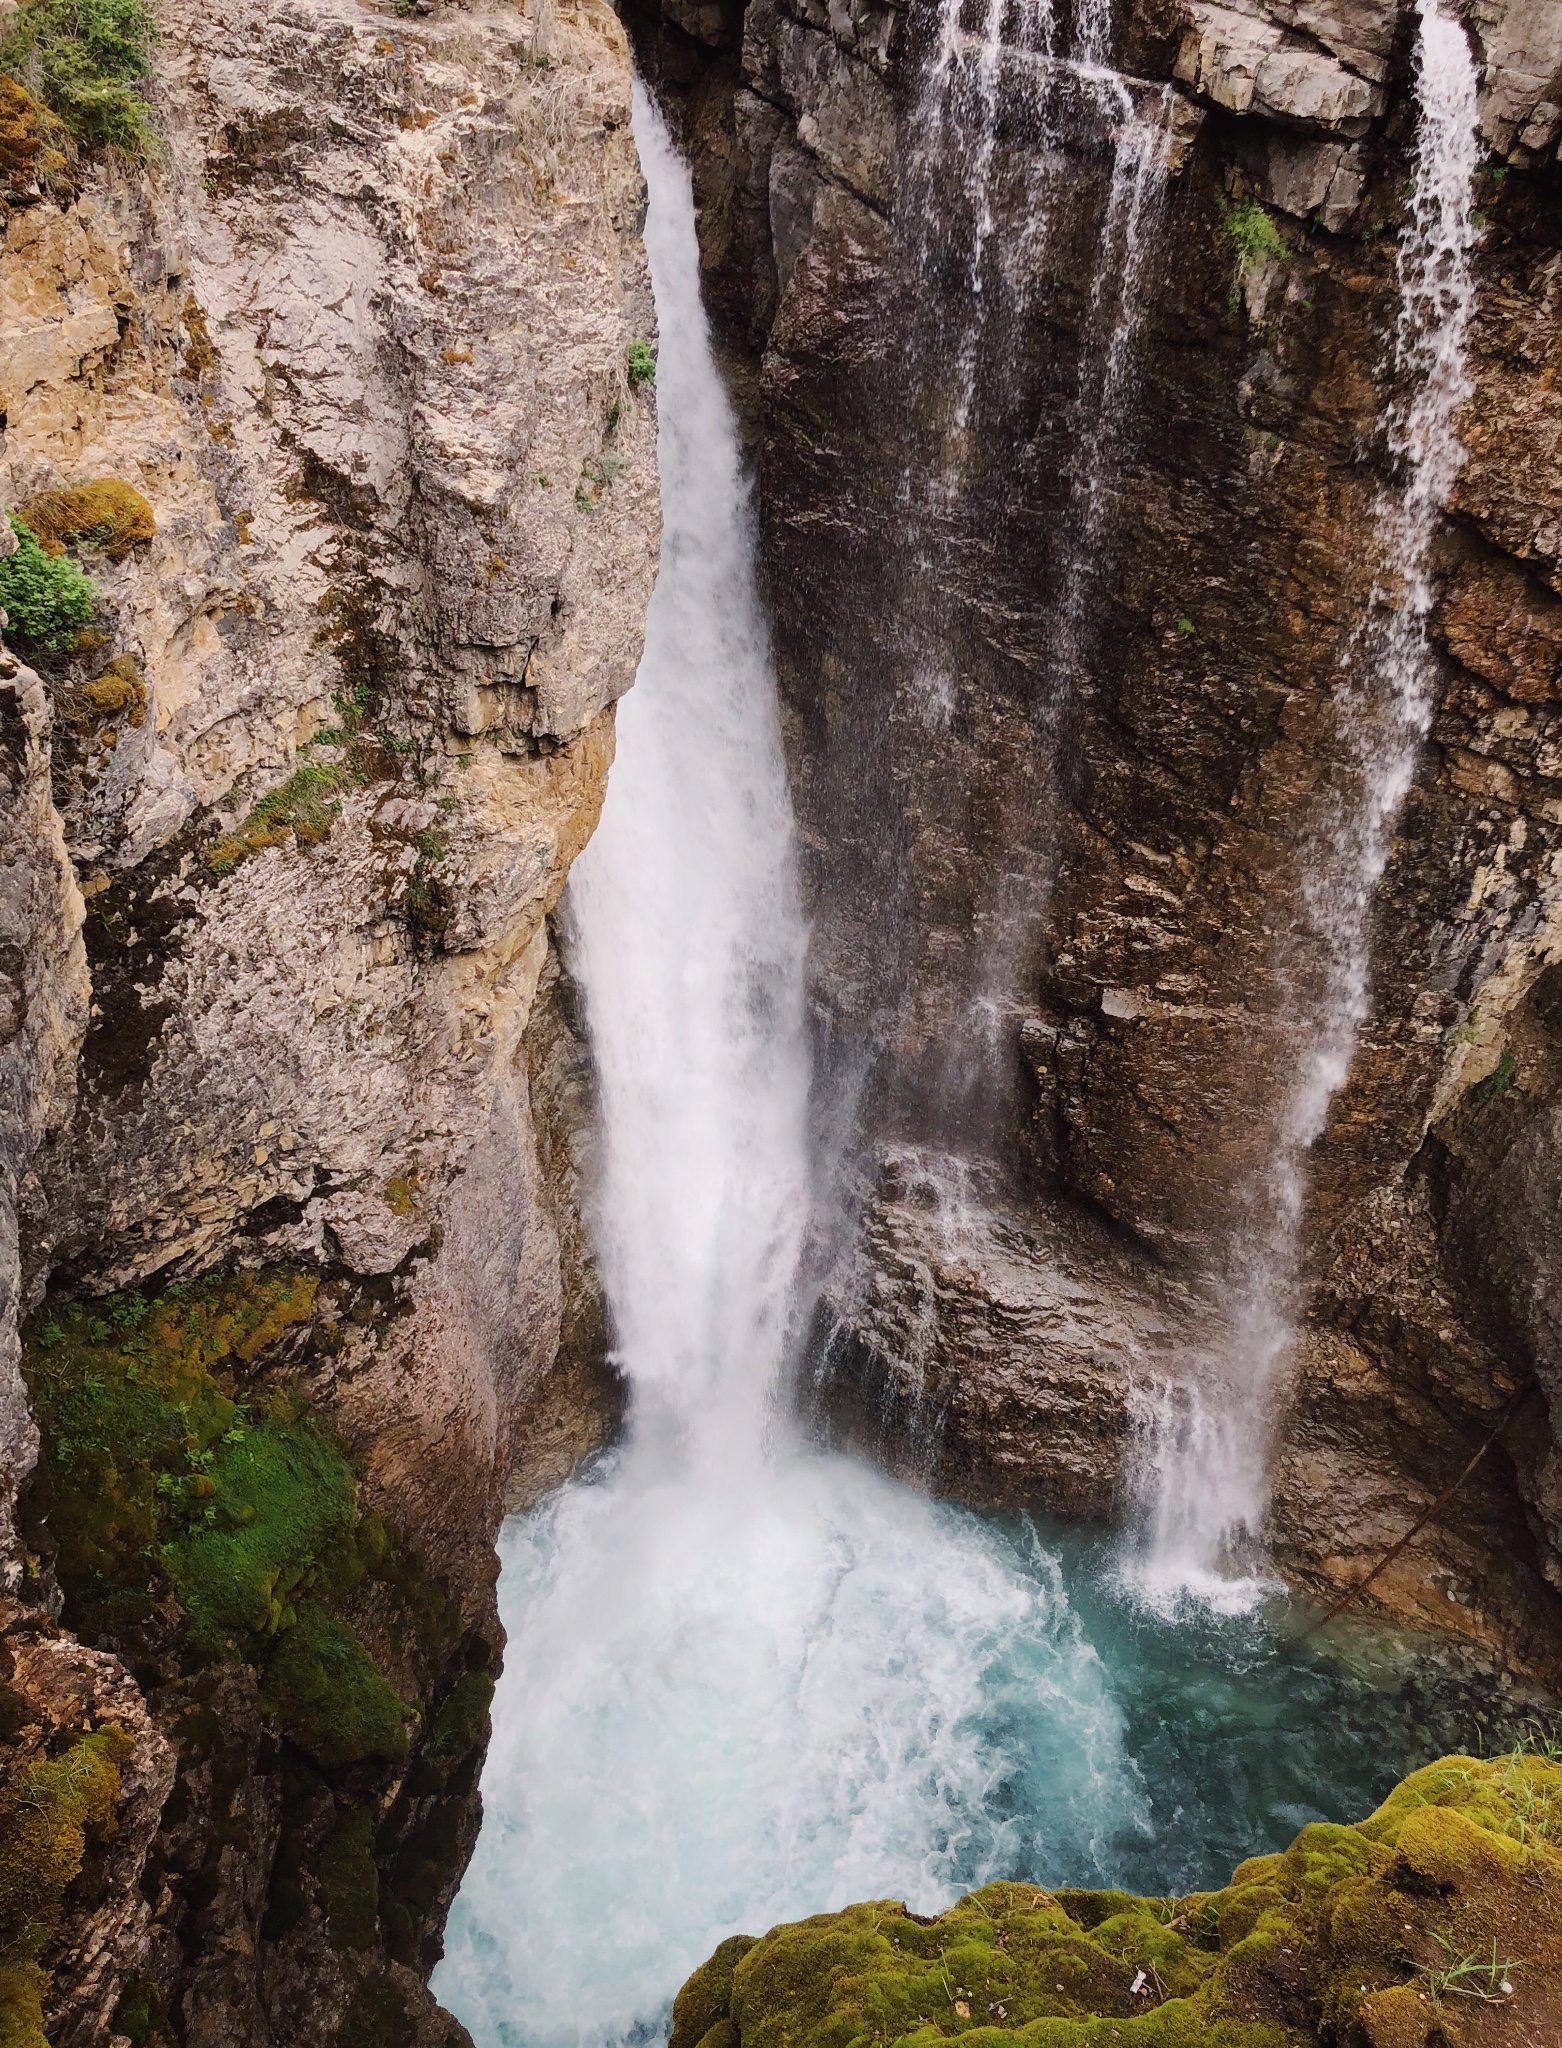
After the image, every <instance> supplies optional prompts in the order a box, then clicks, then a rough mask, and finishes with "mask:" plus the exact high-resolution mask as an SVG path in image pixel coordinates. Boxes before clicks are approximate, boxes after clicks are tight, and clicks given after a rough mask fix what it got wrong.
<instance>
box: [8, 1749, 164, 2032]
mask: <svg viewBox="0 0 1562 2048" xmlns="http://www.w3.org/2000/svg"><path fill="white" fill-rule="evenodd" d="M134 1751H135V1744H134V1742H133V1741H132V1740H131V1738H130V1737H129V1736H128V1735H127V1734H126V1733H125V1731H124V1730H123V1729H122V1728H116V1727H107V1728H100V1729H98V1730H97V1731H96V1732H94V1733H92V1734H89V1735H83V1736H82V1737H80V1738H79V1740H77V1741H76V1742H74V1743H72V1744H71V1746H70V1748H69V1749H67V1750H65V1751H64V1753H63V1754H62V1755H60V1756H56V1757H48V1758H42V1759H39V1760H38V1761H36V1762H33V1763H29V1764H26V1765H24V1766H22V1767H21V1768H20V1769H18V1770H16V1771H13V1772H12V1773H11V1774H10V1775H9V1776H8V1777H7V1778H6V1779H5V1780H4V1782H3V1783H0V2044H3V2048H46V2043H45V2039H44V2033H43V2007H42V1998H43V1993H44V1991H45V1989H46V1988H47V1978H46V1975H45V1972H44V1969H43V1967H42V1966H41V1964H40V1962H39V1960H38V1959H39V1958H40V1957H41V1956H43V1955H44V1953H45V1952H46V1950H47V1948H48V1945H49V1942H50V1941H51V1939H52V1938H53V1936H54V1935H55V1933H56V1932H57V1931H58V1929H59V1925H60V1920H61V1917H62V1915H63V1913H64V1907H65V1895H66V1892H67V1890H68V1889H69V1887H70V1885H71V1884H72V1883H73V1881H74V1880H75V1879H76V1878H77V1877H78V1876H79V1875H80V1872H81V1868H82V1864H83V1861H84V1860H85V1858H86V1855H87V1852H88V1849H89V1846H90V1845H93V1844H100V1843H103V1842H106V1841H108V1840H109V1839H110V1837H111V1836H112V1835H113V1833H114V1831H115V1817H114V1809H115V1806H116V1804H117V1802H118V1799H119V1773H120V1767H121V1766H122V1765H123V1764H124V1763H126V1762H127V1761H128V1759H129V1758H130V1757H131V1756H132V1755H133V1754H134Z"/></svg>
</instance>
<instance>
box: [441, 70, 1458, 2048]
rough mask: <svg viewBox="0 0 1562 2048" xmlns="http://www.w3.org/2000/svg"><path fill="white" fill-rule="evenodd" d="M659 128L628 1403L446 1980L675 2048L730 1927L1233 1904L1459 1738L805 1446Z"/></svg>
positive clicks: (612, 995) (729, 583)
mask: <svg viewBox="0 0 1562 2048" xmlns="http://www.w3.org/2000/svg"><path fill="white" fill-rule="evenodd" d="M635 127H636V136H637V140H638V143H639V146H640V151H641V155H642V159H643V161H644V164H645V168H646V173H647V178H648V182H649V186H650V194H651V208H650V215H649V219H648V222H647V227H646V241H647V246H648V248H649V251H650V255H651V264H652V273H653V280H654V285H655V292H656V303H657V314H658V321H659V326H660V332H661V351H660V358H659V375H658V405H659V412H660V426H659V431H660V461H661V473H662V488H663V499H664V512H665V519H666V530H665V537H664V545H663V558H662V569H661V574H660V578H659V581H658V584H657V589H656V594H655V598H654V601H653V604H652V607H651V612H650V616H649V619H648V626H647V640H646V650H645V657H644V661H643V664H642V668H641V672H640V677H639V681H638V684H637V687H636V688H635V690H634V691H633V692H632V693H631V695H630V696H629V697H628V698H627V699H626V700H625V702H624V704H623V705H622V707H621V712H620V725H619V755H618V760H617V763H616V766H615V768H614V771H613V776H612V781H611V786H610V790H609V794H608V799H607V805H606V809H605V812H604V815H603V820H602V824H601V828H600V831H599V833H598V835H597V837H596V839H595V840H594V841H593V843H592V845H591V847H590V848H589V849H588V851H587V853H586V854H585V855H584V856H583V857H582V859H581V861H580V863H579V864H578V867H577V869H576V873H575V878H574V880H573V881H572V883H571V892H570V922H571V959H572V963H573V966H574V969H575V971H576V973H577V975H578V976H579V978H580V981H581V983H582V984H583V987H584V990H585V995H586V1001H587V1009H588V1016H589V1023H590V1028H591V1033H592V1040H593V1047H594V1051H595V1055H596V1059H597V1065H598V1069H599V1073H600V1079H601V1100H602V1124H603V1142H604V1148H605V1159H604V1169H603V1180H602V1187H601V1194H600V1202H599V1207H598V1211H597V1213H596V1215H595V1217H594V1219H593V1222H594V1229H595V1235H596V1242H597V1245H598V1249H599V1254H600V1257H601V1261H602V1267H603V1273H604V1277H605V1280H606V1284H607V1286H608V1288H609V1291H610V1294H611V1298H612V1302H613V1307H614V1314H615V1320H616V1325H617V1328H618V1332H619V1337H620V1342H621V1355H622V1359H623V1363H624V1365H625V1368H626V1370H627V1372H628V1374H629V1377H630V1380H631V1384H632V1389H633V1408H632V1414H631V1426H630V1430H629V1434H628V1438H627V1441H626V1443H625V1444H624V1445H623V1446H622V1447H621V1448H619V1449H618V1450H616V1451H614V1452H613V1453H611V1454H609V1455H607V1456H606V1457H604V1458H603V1459H602V1460H601V1461H600V1462H599V1464H598V1465H597V1467H596V1468H595V1470H594V1471H593V1472H592V1473H591V1474H590V1475H589V1476H587V1477H585V1478H582V1479H580V1480H577V1481H575V1482H573V1483H571V1484H570V1485H569V1486H567V1487H565V1488H564V1489H562V1490H561V1491H560V1492H559V1493H557V1494H556V1495H554V1496H553V1497H552V1498H551V1499H550V1500H549V1501H547V1502H545V1503H544V1504H543V1505H542V1507H540V1508H539V1509H538V1510H537V1511H536V1512H535V1513H533V1514H532V1515H530V1516H529V1517H527V1518H525V1519H523V1520H517V1521H514V1522H512V1523H510V1524H509V1525H507V1527H506V1529H505V1531H504V1535H503V1538H502V1542H501V1559H502V1564H503V1575H502V1579H501V1585H500V1598H501V1607H502V1610H503V1615H504V1620H505V1624H506V1627H507V1629H508V1631H509V1649H508V1653H507V1657H506V1663H505V1670H504V1675H503V1679H502V1681H501V1684H500V1687H499V1692H498V1695H497V1698H496V1701H495V1712H494V1736H493V1742H492V1746H491V1748H490V1751H489V1754H488V1759H487V1764H486V1768H485V1771H484V1777H483V1798H484V1806H485V1820H484V1826H483V1832H482V1836H481V1839H480V1841H479V1844H478V1848H477V1853H476V1856H475V1858H474V1861H473V1863H472V1866H471V1869H470V1871H469V1872H468V1875H467V1878H466V1881H465V1884H464V1886H463V1889H462V1891H461V1894H460V1897H459V1899H458V1901H457V1904H456V1907H455V1910H454V1913H453V1915H452V1919H451V1923H450V1928H449V1935H448V1952H447V1956H446V1960H445V1961H444V1963H443V1964H442V1965H441V1966H440V1969H439V1971H438V1973H437V1974H436V1977H435V1980H434V1982H435V1989H436V1991H437V1992H438V1994H439V1996H440V1997H441V1998H442V1999H444V2000H445V2001H446V2002H447V2003H448V2004H449V2005H450V2006H451V2007H452V2009H453V2010H454V2011H455V2012H456V2013H457V2014H458V2015H459V2016H460V2017H461V2018H462V2019H463V2020H464V2021H465V2023H466V2024H467V2026H468V2027H469V2028H470V2029H471V2031H472V2034H473V2036H474V2039H475V2040H476V2041H477V2043H478V2044H479V2048H564V2044H571V2048H575V2044H579V2048H586V2044H592V2048H595V2044H601V2048H611V2044H618V2043H631V2042H649V2041H653V2040H656V2039H658V2038H660V2035H661V2033H662V2030H663V2028H664V2027H665V2023H666V2017H667V2012H668V2008H669V2004H670V2001H671V1998H672V1996H673V1994H674V1992H675V1991H676V1990H677V1988H678V1985H679V1984H680V1982H681V1981H682V1979H683V1978H684V1977H685V1976H686V1975H687V1973H688V1972H689V1971H690V1970H691V1969H692V1968H693V1967H694V1966H695V1965H696V1964H698V1963H699V1962H700V1961H701V1960H703V1958H704V1957H705V1956H706V1955H707V1954H708V1953H709V1952H710V1950H711V1949H712V1948H713V1946H714V1945H715V1944H716V1943H717V1942H718V1941H719V1940H721V1939H722V1938H723V1937H724V1936H726V1935H728V1934H731V1933H733V1932H736V1931H751V1932H757V1931H760V1930H763V1929H764V1928H766V1927H768V1926H770V1925H771V1924H773V1923H774V1922H776V1921H779V1920H783V1919H788V1918H795V1917H799V1916H801V1915H804V1914H807V1913H810V1912H816V1911H820V1910H823V1909H826V1908H830V1907H836V1906H840V1905H842V1904H844V1903H846V1902H849V1901H851V1900H853V1899H858V1898H864V1897H884V1896H895V1897H903V1898H905V1899H906V1900H907V1901H908V1902H909V1903H910V1904H911V1905H912V1906H913V1907H914V1908H915V1909H917V1910H921V1911H928V1910H932V1909H935V1908H938V1907H940V1906H942V1905H944V1904H947V1903H948V1902H950V1901H951V1900H952V1899H953V1898H955V1897H956V1896H958V1895H959V1894H960V1893H961V1892H962V1891H963V1890H965V1889H967V1888H969V1887H970V1886H971V1885H973V1884H976V1883H978V1882H981V1881H983V1880H985V1879H988V1878H992V1877H996V1876H1000V1875H1007V1876H1029V1877H1032V1878H1034V1879H1037V1880H1043V1881H1045V1880H1051V1881H1054V1882H1062V1881H1065V1880H1067V1881H1072V1882H1076V1883H1080V1882H1083V1883H1090V1882H1099V1883H1124V1884H1129V1885H1132V1886H1134V1887H1135V1888H1139V1889H1149V1890H1161V1889H1170V1890H1182V1889H1185V1888H1187V1887H1189V1886H1191V1885H1193V1884H1195V1883H1205V1884H1208V1883H1212V1882H1215V1881H1219V1880H1221V1879H1223V1878H1224V1877H1225V1876H1226V1875H1227V1874H1228V1872H1229V1869H1230V1867H1231V1864H1232V1862H1233V1861H1234V1860H1235V1859H1236V1858H1238V1857H1239V1856H1241V1855H1245V1854H1250V1853H1253V1852H1255V1851H1258V1850H1261V1849H1265V1848H1270V1847H1274V1846H1277V1845H1278V1844H1280V1843H1283V1842H1284V1841H1286V1840H1288V1839H1289V1837H1290V1836H1291V1835H1292V1834H1293V1833H1294V1831H1295V1829H1296V1828H1297V1827H1298V1826H1299V1825H1300V1824H1301V1823H1302V1822H1303V1821H1305V1820H1306V1819H1308V1818H1312V1817H1317V1816H1320V1815H1323V1814H1326V1813H1327V1814H1336V1815H1338V1814H1345V1813H1350V1812H1352V1811H1360V1810H1364V1809H1366V1808H1367V1807H1369V1806H1370V1805H1371V1804H1373V1803H1374V1801H1375V1800H1376V1798H1377V1797H1378V1796H1380V1795H1381V1793H1382V1792H1383V1791H1384V1790H1385V1789H1386V1787H1387V1785H1388V1783H1390V1782H1391V1781H1392V1779H1393V1778H1394V1777H1395V1776H1396V1775H1397V1773H1398V1772H1399V1771H1400V1769H1401V1768H1402V1767H1403V1766H1404V1765H1405V1764H1406V1763H1407V1762H1409V1761H1412V1760H1415V1759H1416V1757H1417V1755H1418V1751H1419V1747H1420V1745H1421V1744H1424V1742H1425V1740H1426V1735H1425V1722H1426V1713H1425V1703H1424V1701H1423V1700H1421V1699H1420V1698H1419V1697H1418V1696H1417V1697H1416V1698H1414V1699H1412V1696H1411V1694H1410V1693H1409V1692H1407V1686H1409V1685H1411V1684H1413V1680H1412V1678H1411V1677H1410V1676H1409V1674H1410V1672H1411V1664H1410V1661H1409V1660H1408V1658H1406V1659H1401V1660H1400V1661H1397V1662H1396V1660H1395V1656H1394V1654H1393V1653H1391V1652H1390V1651H1389V1650H1387V1649H1384V1648H1382V1647H1379V1648H1378V1649H1376V1650H1375V1651H1374V1652H1373V1656H1374V1657H1375V1659H1376V1662H1375V1663H1372V1664H1368V1663H1366V1662H1363V1661H1358V1662H1356V1663H1355V1664H1350V1663H1347V1662H1345V1661H1342V1660H1341V1659H1340V1658H1339V1656H1338V1655H1337V1654H1335V1653H1332V1652H1325V1651H1324V1650H1321V1649H1319V1648H1317V1647H1311V1648H1309V1647H1307V1646H1305V1645H1301V1644H1299V1642H1298V1641H1297V1640H1296V1639H1295V1632H1294V1624H1293V1623H1292V1621H1291V1620H1290V1618H1289V1617H1288V1615H1287V1614H1286V1612H1285V1611H1284V1610H1283V1609H1275V1610H1273V1611H1270V1612H1268V1613H1266V1614H1250V1615H1242V1616H1235V1617H1226V1618H1221V1617H1218V1616H1212V1615H1207V1616H1205V1617H1203V1618H1202V1619H1201V1620H1200V1621H1199V1622H1198V1624H1197V1625H1196V1626H1189V1625H1188V1624H1186V1623H1183V1624H1179V1625H1176V1626H1173V1625H1171V1624H1169V1623H1167V1622H1166V1621H1164V1620H1162V1619H1158V1618H1157V1617H1156V1616H1155V1615H1154V1614H1153V1613H1150V1612H1147V1611H1146V1610H1145V1609H1144V1608H1143V1607H1142V1605H1140V1604H1137V1603H1136V1602H1135V1601H1134V1600H1133V1599H1132V1598H1131V1597H1130V1596H1129V1595H1128V1594H1126V1593H1125V1591H1124V1590H1123V1587H1122V1585H1121V1583H1120V1580H1119V1578H1118V1576H1117V1563H1116V1560H1115V1558H1114V1557H1113V1556H1112V1555H1111V1554H1110V1553H1109V1552H1105V1551H1101V1550H1098V1549H1093V1548H1091V1547H1090V1546H1089V1545H1082V1544H1081V1543H1080V1542H1079V1541H1078V1539H1075V1538H1064V1537H1063V1536H1061V1535H1058V1534H1056V1533H1055V1532H1049V1531H1046V1530H1043V1529H1039V1528H1038V1527H1036V1526H1035V1525H1033V1524H1032V1523H1030V1522H1029V1521H1025V1520H1018V1521H1000V1520H992V1519H984V1518H982V1517H979V1516H976V1515H974V1514H971V1513H969V1512H967V1511H965V1510H963V1509H960V1508H956V1507H953V1506H950V1505H946V1504H941V1503H937V1502H934V1501H930V1500H927V1499H925V1498H923V1497H921V1496H919V1495H917V1494H915V1493H913V1492H911V1491H909V1490H907V1489H906V1488H904V1487H901V1486H899V1485H897V1484H896V1483H894V1482H892V1481H891V1480H889V1479H886V1478H884V1477H882V1476H881V1475H879V1474H877V1473H875V1472H873V1471H871V1470H869V1469H867V1468H866V1467H864V1466H861V1465H859V1464H856V1463H854V1462H852V1461H851V1460H849V1459H844V1458H840V1457H836V1456H830V1455H821V1454H819V1453H817V1452H814V1451H811V1450H809V1449H808V1448H807V1447H806V1446H805V1445H803V1444H802V1443H800V1442H798V1441H795V1440H794V1439H793V1436H792V1435H791V1433H790V1431H789V1429H788V1426H787V1423H786V1420H785V1417H784V1414H783V1412H782V1410H781V1409H780V1408H779V1407H778V1404H777V1394H778V1390H779V1388H780V1384H781V1379H782V1372H783V1363H784V1357H785V1352H786V1342H787V1330H788V1317H789V1313H790V1312H791V1301H792V1295H793V1292H794V1281H795V1277H796V1272H797V1265H798V1258H799V1240H800V1235H801V1231H802V1227H803V1220H804V1217H805V1215H806V1211H807V1203H808V1194H809V1160H808V1154H807V1148H806V1119H805V1110H806V1100H807V1090H808V1078H809V1075H808V1058H807V1050H806V1037H805V1032H804V1007H803V953H804V941H805V931H804V927H803V922H802V918H801V913H800V909H799V904H798V893H797V887H796V880H795V872H794V857H793V838H792V824H791V816H790V809H789V803H788V795H787V786H786V778H785V772H784V766H783V761H782V755H781V746H780V736H779V730H778V723H777V713H776V704H775V695H774V685H773V678H772V675H771V670H770V664H769V656H768V647H767V640H766V633H765V625H764V618H763V614H762V611H761V609H760V606H759V604H758V602H757V599H756V595H755V589H754V577H753V530H752V521H751V517H750V511H749V506H748V499H747V490H746V485H745V481H744V478H743V475H742V471H741V466H740V462H739V456H738V448H737V439H736V434H735V430H734V425H733V420H732V416H731V412H730V408H729V405H728V401H727V397H726V394H725V391H724V389H723V387H722V384H721V381H720V378H719V376H718V374H717V371H716V368H715V364H714V362H713V359H712V356H711V350H710V343H709V337H708V333H707V329H706V324H705V319H704V314H703V311H702V308H701V305H700V298H699V268H698V256H697V250H696V245H695V236H694V218H693V204H692V199H691V194H690V185H689V179H688V175H687V172H686V170H685V169H684V167H683V166H682V165H681V164H680V162H679V161H678V159H677V157H676V155H675V153H674V151H673V149H672V146H671V144H670V142H669V140H668V137H667V134H666V131H665V129H664V127H663V125H662V123H661V121H660V119H659V117H658V116H657V114H656V113H655V111H654V109H653V108H652V107H651V106H650V105H649V103H648V102H647V100H646V98H645V96H644V94H643V92H638V91H637V95H636V105H635ZM1417 1728H1419V1729H1420V1731H1421V1732H1420V1733H1419V1734H1417V1733H1416V1732H1415V1730H1416V1729H1417Z"/></svg>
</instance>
